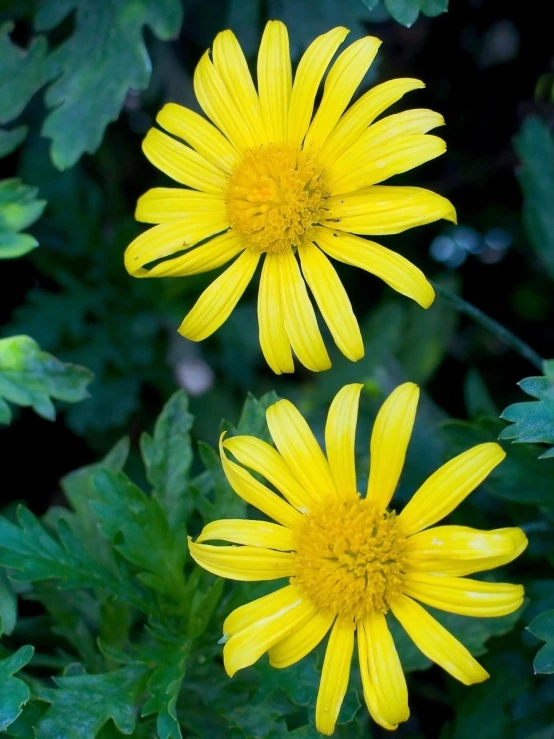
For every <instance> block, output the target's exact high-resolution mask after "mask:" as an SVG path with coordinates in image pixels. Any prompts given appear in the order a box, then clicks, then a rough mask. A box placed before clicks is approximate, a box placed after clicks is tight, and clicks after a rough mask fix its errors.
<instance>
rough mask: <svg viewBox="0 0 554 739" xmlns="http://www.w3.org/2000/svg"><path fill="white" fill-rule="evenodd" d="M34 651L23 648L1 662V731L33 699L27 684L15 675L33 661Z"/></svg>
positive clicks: (28, 647)
mask: <svg viewBox="0 0 554 739" xmlns="http://www.w3.org/2000/svg"><path fill="white" fill-rule="evenodd" d="M34 651H35V650H34V649H33V647H31V646H25V647H21V649H18V650H17V652H14V653H13V654H12V655H10V656H9V657H7V658H6V659H2V660H0V731H5V730H6V729H7V728H8V726H9V725H10V724H12V723H13V722H14V721H15V720H16V718H17V717H18V716H19V714H20V713H21V711H22V708H23V706H24V705H25V703H27V701H28V700H29V698H30V697H31V691H30V690H29V687H28V686H27V685H26V683H24V682H23V680H20V679H19V678H18V677H14V675H15V673H16V672H19V670H21V669H23V667H25V665H26V664H28V663H29V662H30V661H31V658H32V656H33V653H34Z"/></svg>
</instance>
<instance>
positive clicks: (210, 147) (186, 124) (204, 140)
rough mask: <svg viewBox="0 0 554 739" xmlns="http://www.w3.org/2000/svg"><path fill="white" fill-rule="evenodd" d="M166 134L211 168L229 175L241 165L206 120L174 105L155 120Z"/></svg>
mask: <svg viewBox="0 0 554 739" xmlns="http://www.w3.org/2000/svg"><path fill="white" fill-rule="evenodd" d="M156 121H157V123H158V124H159V125H160V126H161V127H162V128H165V130H166V131H169V133H171V134H173V135H174V136H178V137H179V138H181V139H183V140H184V141H186V142H187V143H188V144H190V145H191V146H192V148H193V149H196V151H197V152H198V153H199V154H201V155H202V156H203V157H204V158H205V159H207V160H208V161H209V162H211V163H212V164H213V165H214V166H216V167H218V168H219V169H222V170H223V171H224V172H227V174H231V172H232V171H233V169H234V168H235V167H236V166H237V164H238V163H239V162H240V155H239V153H238V152H237V150H236V149H234V148H233V147H232V146H231V144H230V143H229V142H228V141H227V139H226V138H225V136H224V135H223V134H222V133H221V132H220V131H218V130H217V128H216V127H215V126H212V124H211V123H209V122H208V121H207V120H206V119H205V118H202V116H201V115H198V113H195V112H194V111H193V110H189V109H188V108H184V107H183V106H182V105H177V104H176V103H167V104H166V105H164V107H163V108H162V109H161V110H160V112H159V113H158V115H157V116H156Z"/></svg>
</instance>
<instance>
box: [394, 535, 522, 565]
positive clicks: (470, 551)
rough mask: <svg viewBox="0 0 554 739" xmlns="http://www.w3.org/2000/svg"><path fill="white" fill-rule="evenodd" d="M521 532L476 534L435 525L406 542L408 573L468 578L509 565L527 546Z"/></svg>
mask: <svg viewBox="0 0 554 739" xmlns="http://www.w3.org/2000/svg"><path fill="white" fill-rule="evenodd" d="M527 543H528V542H527V537H526V536H525V534H524V533H523V531H522V530H521V529H518V528H506V529H496V530H494V531H480V530H479V529H472V528H469V527H468V526H435V527H433V528H431V529H425V531H420V532H419V533H418V534H414V536H410V537H409V538H408V539H407V540H406V544H405V547H404V550H403V551H404V554H405V555H406V556H407V560H406V564H405V567H406V569H408V570H409V571H411V572H413V571H423V572H435V573H440V574H444V575H457V576H460V577H462V576H464V575H471V574H473V573H474V572H482V571H483V570H490V569H493V568H494V567H501V566H502V565H505V564H507V563H508V562H511V561H512V560H514V559H515V558H516V557H519V555H520V554H521V553H522V552H523V551H524V549H525V548H526V547H527Z"/></svg>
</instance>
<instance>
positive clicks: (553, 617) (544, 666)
mask: <svg viewBox="0 0 554 739" xmlns="http://www.w3.org/2000/svg"><path fill="white" fill-rule="evenodd" d="M527 630H528V631H530V632H531V634H533V636H536V637H537V639H542V641H544V642H546V644H545V645H544V646H543V647H541V648H540V649H539V651H538V652H537V655H536V657H535V659H534V661H533V668H534V670H535V673H538V672H540V673H547V674H552V673H554V610H551V611H545V612H544V613H541V614H540V615H539V616H537V617H536V618H534V619H533V620H532V621H531V623H530V624H529V626H528V627H527Z"/></svg>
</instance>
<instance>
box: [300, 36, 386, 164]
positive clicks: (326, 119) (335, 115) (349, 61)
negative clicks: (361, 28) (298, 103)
mask: <svg viewBox="0 0 554 739" xmlns="http://www.w3.org/2000/svg"><path fill="white" fill-rule="evenodd" d="M379 46H381V41H380V40H379V39H378V38H375V37H373V36H366V37H365V38H362V39H359V40H358V41H355V42H354V43H353V44H351V45H350V46H349V47H348V48H347V49H345V50H344V51H343V52H342V54H340V56H339V57H338V59H337V61H336V62H335V63H334V64H333V66H332V67H331V69H330V70H329V74H328V75H327V79H326V80H325V87H324V91H323V98H322V100H321V103H320V105H319V108H318V110H317V113H316V114H315V116H314V119H313V121H312V123H311V125H310V128H309V129H308V133H307V134H306V139H305V141H304V148H306V147H311V148H312V150H313V151H317V150H318V149H320V148H321V147H322V146H323V144H324V143H325V141H326V140H327V138H328V136H329V134H330V133H331V131H332V130H333V129H334V127H335V125H336V123H337V121H338V120H339V118H340V117H341V115H342V114H343V113H344V110H345V108H346V106H347V105H348V103H349V102H350V100H351V99H352V95H353V94H354V93H355V92H356V89H357V88H358V85H359V84H360V82H361V81H362V80H363V78H364V76H365V74H366V72H367V70H368V69H369V67H370V65H371V63H372V62H373V60H374V58H375V55H376V54H377V51H378V49H379Z"/></svg>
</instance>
